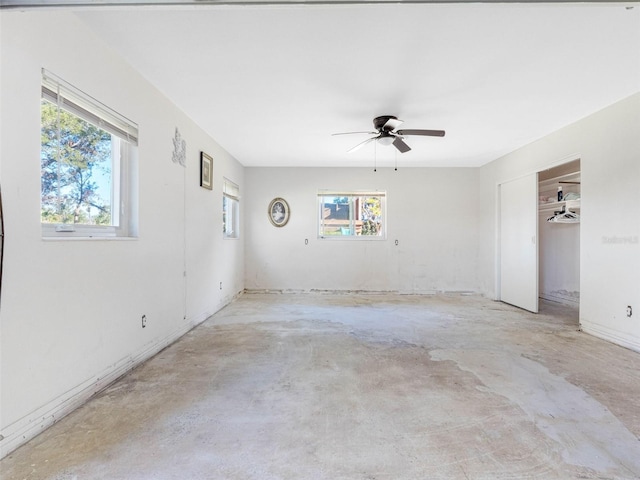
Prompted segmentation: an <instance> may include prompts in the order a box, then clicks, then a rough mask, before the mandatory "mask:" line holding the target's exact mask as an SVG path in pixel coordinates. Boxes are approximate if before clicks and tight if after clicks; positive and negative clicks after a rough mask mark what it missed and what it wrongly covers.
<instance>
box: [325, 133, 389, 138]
mask: <svg viewBox="0 0 640 480" xmlns="http://www.w3.org/2000/svg"><path fill="white" fill-rule="evenodd" d="M355 133H366V134H367V135H377V134H378V132H341V133H332V134H331V136H332V137H335V136H336V135H353V134H355Z"/></svg>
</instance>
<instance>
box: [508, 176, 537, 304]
mask: <svg viewBox="0 0 640 480" xmlns="http://www.w3.org/2000/svg"><path fill="white" fill-rule="evenodd" d="M537 237H538V175H537V174H536V173H534V174H532V175H528V176H526V177H522V178H519V179H517V180H513V181H511V182H507V183H503V184H501V185H500V300H502V301H503V302H506V303H509V304H511V305H515V306H516V307H520V308H524V309H525V310H529V311H530V312H534V313H538V245H537Z"/></svg>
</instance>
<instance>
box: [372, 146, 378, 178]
mask: <svg viewBox="0 0 640 480" xmlns="http://www.w3.org/2000/svg"><path fill="white" fill-rule="evenodd" d="M377 165H378V142H373V171H374V172H377V171H378V170H377Z"/></svg>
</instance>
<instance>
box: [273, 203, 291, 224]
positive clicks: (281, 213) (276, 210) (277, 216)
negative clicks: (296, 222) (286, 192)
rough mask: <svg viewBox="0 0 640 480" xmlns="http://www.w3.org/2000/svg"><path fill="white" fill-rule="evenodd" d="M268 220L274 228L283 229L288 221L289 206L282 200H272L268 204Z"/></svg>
mask: <svg viewBox="0 0 640 480" xmlns="http://www.w3.org/2000/svg"><path fill="white" fill-rule="evenodd" d="M268 213H269V220H270V221H271V223H272V224H273V226H275V227H284V226H285V225H286V224H287V222H288V221H289V213H290V211H289V204H288V203H287V201H286V200H285V199H284V198H280V197H277V198H274V199H273V200H271V203H270V204H269V212H268Z"/></svg>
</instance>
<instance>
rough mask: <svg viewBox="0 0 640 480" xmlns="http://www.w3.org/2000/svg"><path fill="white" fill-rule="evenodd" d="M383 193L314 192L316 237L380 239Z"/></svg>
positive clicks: (382, 220) (383, 209) (383, 225)
mask: <svg viewBox="0 0 640 480" xmlns="http://www.w3.org/2000/svg"><path fill="white" fill-rule="evenodd" d="M385 199H386V195H385V193H384V192H320V193H318V216H319V230H318V236H319V237H321V238H360V239H365V238H366V239H371V240H374V239H381V240H382V239H384V238H386V231H385V220H384V218H385V208H386V203H385Z"/></svg>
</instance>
